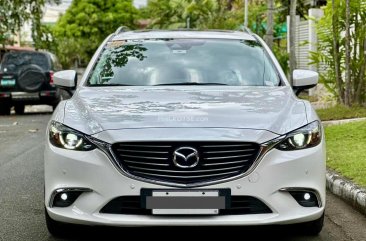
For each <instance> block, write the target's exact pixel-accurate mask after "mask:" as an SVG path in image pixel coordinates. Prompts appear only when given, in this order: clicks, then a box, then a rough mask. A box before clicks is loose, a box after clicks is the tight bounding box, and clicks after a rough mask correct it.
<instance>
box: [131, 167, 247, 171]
mask: <svg viewBox="0 0 366 241" xmlns="http://www.w3.org/2000/svg"><path fill="white" fill-rule="evenodd" d="M130 167H131V168H135V169H138V170H145V171H156V170H155V169H150V168H144V167H135V166H130ZM240 167H243V166H235V167H226V168H220V169H210V170H196V171H190V172H189V173H200V172H217V171H225V170H232V169H237V168H240ZM157 172H172V173H187V171H175V170H162V169H161V170H159V171H157Z"/></svg>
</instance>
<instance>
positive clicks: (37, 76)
mask: <svg viewBox="0 0 366 241" xmlns="http://www.w3.org/2000/svg"><path fill="white" fill-rule="evenodd" d="M46 79H47V78H46V75H45V73H44V71H43V70H42V68H41V67H39V66H38V65H34V64H31V65H27V66H25V67H23V68H22V69H20V70H19V78H18V81H17V85H18V86H19V88H20V89H22V90H23V91H25V92H37V91H39V90H41V89H42V86H43V84H44V83H45V82H46Z"/></svg>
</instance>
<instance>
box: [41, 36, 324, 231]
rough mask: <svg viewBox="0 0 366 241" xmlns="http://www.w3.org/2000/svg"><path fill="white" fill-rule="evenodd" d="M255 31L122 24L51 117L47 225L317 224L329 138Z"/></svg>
mask: <svg viewBox="0 0 366 241" xmlns="http://www.w3.org/2000/svg"><path fill="white" fill-rule="evenodd" d="M293 77H294V79H293V86H290V84H289V82H288V81H287V79H286V76H285V74H284V73H283V71H282V69H281V67H280V65H279V63H278V62H277V60H276V58H275V57H274V55H273V54H272V52H271V51H270V49H269V48H268V47H267V45H266V44H265V43H264V41H263V40H262V39H261V38H260V37H258V36H257V35H255V34H253V33H251V32H249V31H243V32H237V31H181V30H179V31H158V30H151V31H150V30H144V31H127V32H123V31H122V32H120V31H117V32H116V33H115V34H112V35H111V36H109V37H108V38H107V39H106V40H105V41H104V42H103V43H102V45H101V46H100V47H99V49H98V50H97V51H96V53H95V55H94V57H93V58H92V59H91V61H90V63H89V66H88V67H87V69H86V71H85V74H84V76H83V78H82V79H81V81H80V83H79V84H78V85H76V72H75V71H73V70H66V71H61V72H58V73H56V74H55V76H54V78H55V84H56V85H58V86H59V87H60V88H63V89H66V90H69V91H72V90H74V89H75V88H76V90H75V92H74V95H73V96H72V98H71V99H69V100H66V101H62V102H60V104H59V106H58V107H57V108H56V110H55V112H54V114H53V116H52V118H51V120H50V122H49V125H48V140H47V142H46V147H45V154H44V161H45V208H46V212H45V215H46V221H47V227H48V230H49V231H50V233H51V234H54V235H60V234H62V233H63V232H65V230H67V228H68V226H67V225H66V224H85V225H113V226H180V225H183V226H185V225H189V226H196V225H216V226H217V225H231V226H232V225H269V224H279V225H286V224H299V225H300V226H301V227H302V228H303V230H306V231H307V232H308V233H309V234H317V233H319V232H320V231H321V229H322V226H323V220H324V208H325V141H324V133H323V128H322V125H321V122H320V120H319V118H318V116H317V114H316V113H315V111H314V110H313V108H312V107H311V105H310V103H309V102H308V101H305V100H301V99H298V98H297V97H296V93H299V92H300V91H301V90H304V89H307V88H311V87H313V86H315V85H316V84H317V81H318V74H317V73H315V72H313V71H308V70H295V71H294V73H293Z"/></svg>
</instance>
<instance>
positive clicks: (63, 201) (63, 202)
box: [50, 188, 92, 208]
mask: <svg viewBox="0 0 366 241" xmlns="http://www.w3.org/2000/svg"><path fill="white" fill-rule="evenodd" d="M91 191H92V190H90V189H87V188H61V189H57V190H55V191H54V192H53V193H52V195H51V199H50V207H62V208H64V207H69V206H70V205H71V204H73V203H74V202H75V201H76V199H77V198H78V197H79V196H80V195H81V194H82V193H83V192H91Z"/></svg>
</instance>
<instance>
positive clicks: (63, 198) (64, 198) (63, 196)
mask: <svg viewBox="0 0 366 241" xmlns="http://www.w3.org/2000/svg"><path fill="white" fill-rule="evenodd" d="M61 199H62V200H64V201H66V200H67V194H66V193H62V194H61Z"/></svg>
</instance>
